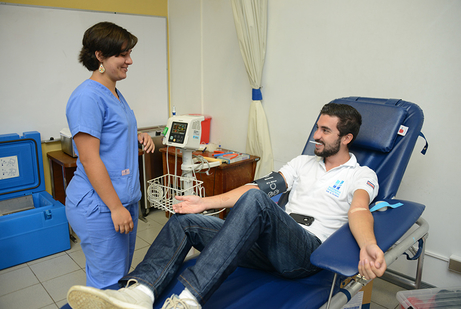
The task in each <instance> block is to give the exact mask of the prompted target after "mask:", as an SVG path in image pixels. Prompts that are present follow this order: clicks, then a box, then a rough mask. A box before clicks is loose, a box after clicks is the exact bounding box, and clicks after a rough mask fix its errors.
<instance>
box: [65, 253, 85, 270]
mask: <svg viewBox="0 0 461 309" xmlns="http://www.w3.org/2000/svg"><path fill="white" fill-rule="evenodd" d="M67 255H68V256H70V258H71V259H72V260H73V261H74V262H75V263H77V265H78V266H79V267H80V268H82V269H85V265H86V258H85V254H84V253H83V251H82V250H75V251H67Z"/></svg>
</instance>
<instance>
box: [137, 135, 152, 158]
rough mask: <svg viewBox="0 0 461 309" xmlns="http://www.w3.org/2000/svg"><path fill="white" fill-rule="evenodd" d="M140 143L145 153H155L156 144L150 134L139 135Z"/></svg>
mask: <svg viewBox="0 0 461 309" xmlns="http://www.w3.org/2000/svg"><path fill="white" fill-rule="evenodd" d="M138 142H139V143H140V144H142V145H143V146H144V151H145V152H147V153H149V152H152V153H153V152H154V150H155V144H154V141H153V140H152V138H151V137H150V135H149V134H147V133H143V132H141V133H138Z"/></svg>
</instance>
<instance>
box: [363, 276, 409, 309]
mask: <svg viewBox="0 0 461 309" xmlns="http://www.w3.org/2000/svg"><path fill="white" fill-rule="evenodd" d="M399 291H405V289H404V288H401V287H399V286H397V285H394V284H392V283H389V282H387V281H385V280H382V279H379V278H377V279H375V280H374V281H373V292H372V293H371V301H372V302H373V303H375V304H377V305H381V306H383V307H384V308H390V309H393V308H395V307H396V306H397V305H398V304H399V301H398V300H397V297H396V295H397V292H399Z"/></svg>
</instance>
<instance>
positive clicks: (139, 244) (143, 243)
mask: <svg viewBox="0 0 461 309" xmlns="http://www.w3.org/2000/svg"><path fill="white" fill-rule="evenodd" d="M149 246H150V244H149V243H148V242H147V241H144V239H142V238H141V237H136V246H135V248H134V250H139V249H142V248H145V247H149Z"/></svg>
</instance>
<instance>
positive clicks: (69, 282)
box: [42, 269, 86, 302]
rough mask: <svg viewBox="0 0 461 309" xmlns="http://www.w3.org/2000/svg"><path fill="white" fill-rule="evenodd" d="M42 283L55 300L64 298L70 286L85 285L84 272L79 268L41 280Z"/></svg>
mask: <svg viewBox="0 0 461 309" xmlns="http://www.w3.org/2000/svg"><path fill="white" fill-rule="evenodd" d="M42 284H43V286H44V287H45V289H46V291H47V292H48V293H49V294H50V296H51V298H52V299H53V300H54V301H55V302H58V301H62V300H65V299H66V297H67V291H68V290H69V289H70V287H71V286H73V285H86V274H85V272H84V271H83V270H81V269H79V270H77V271H75V272H72V273H69V274H66V275H63V276H60V277H58V278H55V279H51V280H48V281H45V282H42Z"/></svg>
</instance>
